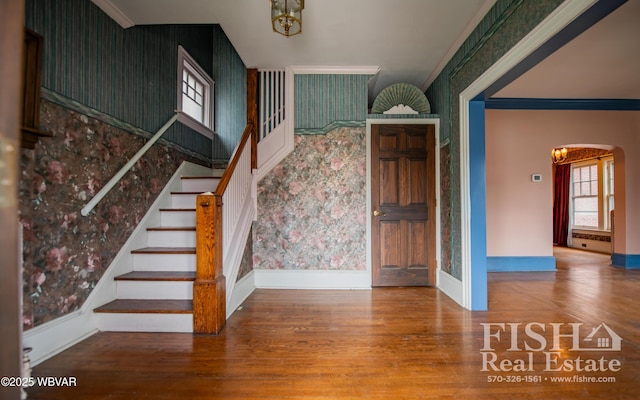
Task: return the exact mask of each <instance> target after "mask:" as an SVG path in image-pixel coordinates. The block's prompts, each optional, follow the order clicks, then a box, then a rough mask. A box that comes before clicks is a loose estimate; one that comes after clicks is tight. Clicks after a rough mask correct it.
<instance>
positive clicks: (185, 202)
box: [171, 194, 197, 208]
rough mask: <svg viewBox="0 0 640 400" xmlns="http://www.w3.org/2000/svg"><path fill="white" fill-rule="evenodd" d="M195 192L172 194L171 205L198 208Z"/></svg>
mask: <svg viewBox="0 0 640 400" xmlns="http://www.w3.org/2000/svg"><path fill="white" fill-rule="evenodd" d="M196 196H197V195H195V194H172V195H171V206H172V207H173V208H196Z"/></svg>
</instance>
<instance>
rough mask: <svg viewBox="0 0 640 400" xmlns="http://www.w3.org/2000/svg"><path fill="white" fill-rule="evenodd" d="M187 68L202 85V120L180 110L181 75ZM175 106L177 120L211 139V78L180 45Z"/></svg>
mask: <svg viewBox="0 0 640 400" xmlns="http://www.w3.org/2000/svg"><path fill="white" fill-rule="evenodd" d="M185 69H186V70H187V71H188V73H189V74H190V75H192V76H193V77H194V78H195V79H196V80H197V81H198V82H199V83H200V84H202V86H203V87H204V93H203V107H204V110H203V113H204V115H203V119H204V121H203V122H200V121H198V120H196V119H195V118H193V117H191V116H190V115H189V114H187V113H186V112H184V111H183V110H182V96H183V93H182V76H183V72H184V70H185ZM177 77H178V79H177V90H176V92H177V101H176V103H177V105H178V106H177V108H176V113H177V114H178V121H180V122H181V123H182V124H184V125H186V126H188V127H189V128H191V129H193V130H194V131H196V132H198V133H200V134H202V135H204V136H206V137H208V138H209V139H213V136H214V119H213V115H214V113H213V88H214V82H213V79H211V77H210V76H209V75H208V74H207V73H206V72H205V71H204V69H202V67H200V65H198V63H197V62H196V61H195V60H194V59H193V57H191V56H190V55H189V53H188V52H187V51H186V50H185V49H184V48H183V47H182V46H178V75H177Z"/></svg>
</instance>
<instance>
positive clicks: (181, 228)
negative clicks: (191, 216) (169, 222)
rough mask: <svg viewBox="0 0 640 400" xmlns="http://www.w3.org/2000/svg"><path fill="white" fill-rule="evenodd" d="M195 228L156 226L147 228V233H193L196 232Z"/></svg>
mask: <svg viewBox="0 0 640 400" xmlns="http://www.w3.org/2000/svg"><path fill="white" fill-rule="evenodd" d="M195 230H196V227H195V226H155V227H152V228H147V231H189V232H190V231H193V232H195Z"/></svg>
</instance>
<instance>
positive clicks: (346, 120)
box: [294, 74, 370, 134]
mask: <svg viewBox="0 0 640 400" xmlns="http://www.w3.org/2000/svg"><path fill="white" fill-rule="evenodd" d="M369 78H370V76H369V75H346V74H345V75H341V74H326V75H325V74H308V75H307V74H297V75H296V76H295V82H294V85H295V88H294V91H295V94H294V96H295V130H296V133H299V134H316V133H327V132H329V131H331V130H333V129H335V128H338V127H345V126H364V125H365V121H366V119H367V101H368V100H367V83H368V81H369Z"/></svg>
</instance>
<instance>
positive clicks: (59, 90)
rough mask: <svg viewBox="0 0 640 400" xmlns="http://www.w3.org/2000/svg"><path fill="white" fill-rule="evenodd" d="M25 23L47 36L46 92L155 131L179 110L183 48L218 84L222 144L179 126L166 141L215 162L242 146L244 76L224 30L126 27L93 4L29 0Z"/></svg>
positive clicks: (211, 27)
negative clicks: (180, 48) (179, 63)
mask: <svg viewBox="0 0 640 400" xmlns="http://www.w3.org/2000/svg"><path fill="white" fill-rule="evenodd" d="M25 24H26V26H27V27H28V28H30V29H32V30H34V31H36V32H38V33H39V34H41V35H42V36H43V38H44V51H43V70H42V86H43V88H45V89H47V90H48V91H50V92H52V93H56V94H57V95H59V96H57V97H58V98H60V99H65V98H66V99H68V100H69V101H70V102H74V103H78V104H81V105H83V106H85V107H88V108H90V109H92V110H95V111H96V112H99V113H103V114H105V115H106V116H108V117H110V118H113V119H117V120H120V121H122V122H123V123H125V124H128V125H131V126H133V127H136V128H138V129H140V130H143V131H146V132H151V133H154V132H156V131H157V130H158V129H159V128H160V127H161V126H162V125H163V124H164V123H165V122H166V121H167V120H168V119H169V118H170V117H171V116H172V115H173V113H174V110H175V108H176V87H177V73H176V71H177V60H178V45H182V46H183V47H184V48H185V49H186V50H187V52H189V54H190V55H191V56H192V57H193V58H194V59H195V60H196V61H197V62H198V63H199V64H200V66H201V67H202V68H203V69H204V70H205V71H206V72H207V73H208V74H210V75H211V76H212V78H213V79H214V80H215V81H216V83H215V88H214V101H215V105H214V107H215V113H216V131H217V133H218V135H219V136H218V137H219V141H220V143H218V141H217V140H216V141H215V142H214V143H213V145H212V143H211V140H210V139H208V138H206V137H204V136H202V135H200V134H199V133H197V132H194V131H192V130H191V129H189V128H187V127H185V126H183V125H182V124H174V126H173V127H172V128H171V129H170V130H169V131H168V132H167V133H166V134H165V136H164V138H165V139H166V140H168V141H170V142H173V143H176V144H178V145H179V146H182V147H184V148H186V149H187V150H190V151H192V152H196V153H198V154H200V155H202V156H206V157H207V158H218V159H222V158H226V157H228V154H230V150H229V148H231V150H233V149H232V147H233V146H235V144H236V142H237V140H239V137H240V135H241V134H242V130H243V129H244V123H245V121H246V111H245V107H246V106H244V105H243V104H244V103H246V101H245V99H246V89H245V88H243V87H242V85H245V87H246V70H245V67H244V64H243V63H242V61H241V60H240V59H239V57H238V55H237V53H236V52H235V50H234V49H233V46H232V45H231V43H230V42H229V40H228V39H227V37H226V35H225V34H224V32H223V31H222V29H220V27H219V26H217V25H157V26H134V27H131V28H128V29H123V28H122V27H120V26H119V25H118V24H117V23H116V22H114V21H113V20H111V18H110V17H109V16H107V15H106V14H105V13H104V12H103V11H102V10H101V9H100V8H98V7H97V6H96V5H94V4H93V3H92V2H91V1H90V0H55V1H51V0H27V2H26V18H25ZM231 114H233V115H231ZM239 121H241V122H239ZM238 125H243V126H242V128H239V127H238ZM238 132H239V133H238ZM212 148H213V149H212ZM212 151H213V153H212Z"/></svg>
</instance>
